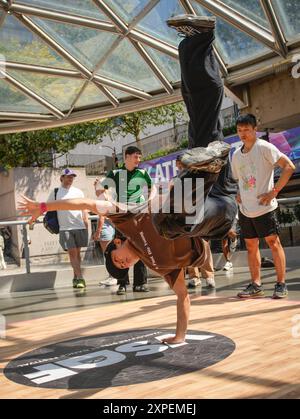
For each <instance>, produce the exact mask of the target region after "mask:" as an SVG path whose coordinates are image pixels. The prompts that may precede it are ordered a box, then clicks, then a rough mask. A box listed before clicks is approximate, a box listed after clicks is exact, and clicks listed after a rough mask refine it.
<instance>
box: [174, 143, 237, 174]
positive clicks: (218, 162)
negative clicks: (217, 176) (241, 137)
mask: <svg viewBox="0 0 300 419" xmlns="http://www.w3.org/2000/svg"><path fill="white" fill-rule="evenodd" d="M229 152H230V144H228V143H225V142H224V141H213V142H212V143H209V144H208V146H207V147H196V148H192V149H190V150H187V151H186V152H185V153H184V154H183V155H182V157H181V163H182V165H183V167H184V168H185V169H187V170H189V171H195V172H198V171H201V172H209V173H219V172H220V171H221V169H222V167H223V166H224V165H225V164H226V163H227V156H228V154H229Z"/></svg>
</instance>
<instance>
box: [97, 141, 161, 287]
mask: <svg viewBox="0 0 300 419" xmlns="http://www.w3.org/2000/svg"><path fill="white" fill-rule="evenodd" d="M141 156H142V153H141V150H140V149H139V148H138V147H135V146H129V147H127V148H126V150H125V163H124V164H123V166H122V167H121V168H119V169H114V170H111V171H110V172H109V173H108V174H107V176H106V179H105V180H104V181H102V185H103V186H104V188H105V189H108V195H110V196H111V197H112V199H113V200H115V201H117V202H121V203H132V204H140V203H143V202H145V201H147V200H148V199H151V198H152V197H153V196H154V194H155V192H156V188H155V186H154V184H153V182H152V180H151V178H150V176H149V174H148V172H147V171H146V170H144V169H139V168H138V166H139V163H140V161H141ZM145 195H146V196H145ZM118 236H119V237H120V236H123V235H122V234H121V233H120V232H118V231H116V237H118ZM123 237H124V236H123ZM118 283H119V289H118V291H117V294H119V295H122V294H125V293H126V284H128V283H129V278H128V274H127V275H126V276H125V277H124V278H122V279H121V280H119V282H118ZM133 291H138V292H148V291H149V289H148V287H147V269H146V266H145V265H144V263H143V262H142V261H141V260H139V261H138V262H137V263H136V264H135V265H134V267H133Z"/></svg>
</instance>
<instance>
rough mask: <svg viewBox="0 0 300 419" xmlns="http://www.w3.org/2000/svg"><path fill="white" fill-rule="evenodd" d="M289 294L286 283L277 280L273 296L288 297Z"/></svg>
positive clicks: (276, 297)
mask: <svg viewBox="0 0 300 419" xmlns="http://www.w3.org/2000/svg"><path fill="white" fill-rule="evenodd" d="M287 296H288V289H287V286H286V284H285V283H282V282H276V284H275V288H274V293H273V296H272V298H275V299H278V298H286V297H287Z"/></svg>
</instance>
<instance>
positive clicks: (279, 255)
mask: <svg viewBox="0 0 300 419" xmlns="http://www.w3.org/2000/svg"><path fill="white" fill-rule="evenodd" d="M265 240H266V242H267V244H268V246H269V248H270V249H271V251H272V255H273V260H274V265H275V269H276V274H277V283H276V285H275V290H274V294H273V298H283V297H286V296H287V294H288V291H287V287H286V285H285V275H286V258H285V253H284V250H283V247H282V245H281V242H280V239H279V236H278V235H272V236H268V237H265Z"/></svg>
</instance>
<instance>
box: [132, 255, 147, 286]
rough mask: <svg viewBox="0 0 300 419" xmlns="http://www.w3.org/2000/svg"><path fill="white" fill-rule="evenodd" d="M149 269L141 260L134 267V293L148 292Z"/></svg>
mask: <svg viewBox="0 0 300 419" xmlns="http://www.w3.org/2000/svg"><path fill="white" fill-rule="evenodd" d="M146 284H147V268H146V266H145V264H144V263H143V262H142V261H141V260H139V261H138V262H137V263H136V264H135V265H134V267H133V291H137V292H148V291H149V288H148V287H147V285H146Z"/></svg>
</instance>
